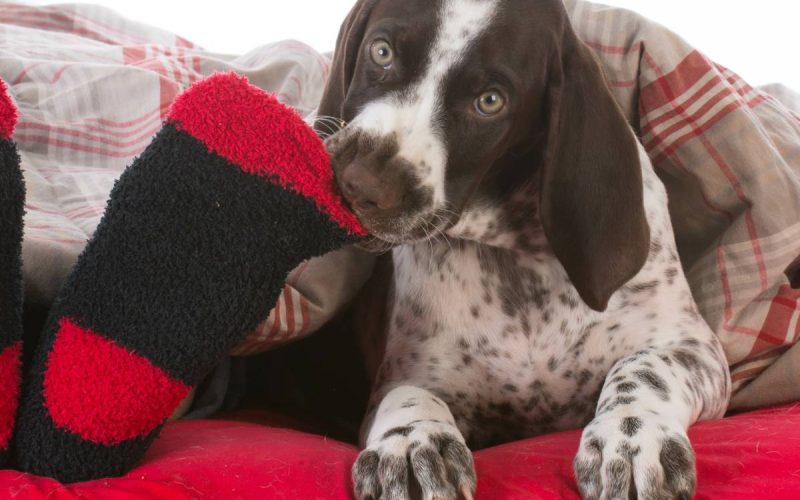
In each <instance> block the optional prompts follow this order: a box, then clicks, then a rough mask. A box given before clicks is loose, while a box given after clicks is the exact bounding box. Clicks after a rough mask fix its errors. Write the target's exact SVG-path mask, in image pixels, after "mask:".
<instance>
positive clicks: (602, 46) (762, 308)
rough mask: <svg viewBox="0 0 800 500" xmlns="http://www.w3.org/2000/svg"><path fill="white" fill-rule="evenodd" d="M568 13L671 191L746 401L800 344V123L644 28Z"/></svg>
mask: <svg viewBox="0 0 800 500" xmlns="http://www.w3.org/2000/svg"><path fill="white" fill-rule="evenodd" d="M566 4H567V7H568V9H569V11H570V14H571V16H572V19H573V23H574V24H575V26H576V28H577V30H578V34H579V35H580V36H581V37H582V38H583V39H584V40H586V41H587V43H588V44H589V45H590V46H591V47H592V48H593V49H594V50H595V51H596V53H597V55H598V56H599V58H600V60H601V61H602V63H603V64H604V66H605V70H606V72H607V75H608V77H609V79H610V80H611V83H612V88H613V91H614V93H615V94H616V96H617V98H618V100H619V102H620V104H621V105H622V106H623V108H624V111H625V112H626V113H627V115H628V117H629V119H630V120H631V122H632V123H634V124H635V125H636V126H637V128H638V132H639V135H640V138H641V140H642V142H643V144H644V145H645V148H646V149H647V151H648V154H649V155H650V157H651V159H652V160H653V163H654V165H655V167H656V170H657V171H658V173H659V176H660V177H661V178H662V180H663V181H664V183H665V185H666V186H667V191H668V193H669V197H670V211H671V213H672V215H673V223H674V225H675V233H676V239H677V242H678V247H679V250H680V254H681V260H682V262H683V265H684V267H685V268H686V269H687V273H688V278H689V282H690V285H691V286H692V291H693V293H694V295H695V298H696V299H697V301H698V305H699V307H700V310H701V312H702V313H703V316H704V317H705V318H706V320H707V321H708V322H709V324H710V325H711V326H712V328H713V329H714V330H715V331H716V332H717V333H718V334H719V336H720V338H721V339H722V341H723V344H724V346H725V349H726V353H727V356H728V359H729V362H730V364H731V369H732V373H733V381H734V390H738V389H740V388H742V387H743V386H744V385H745V384H746V383H747V382H749V381H750V380H752V379H753V378H755V377H756V376H758V375H759V374H760V373H761V372H762V371H763V370H764V369H765V368H766V367H767V366H769V365H770V364H771V363H772V362H774V361H775V360H776V359H777V358H778V357H779V356H781V354H783V353H784V352H785V351H787V350H788V349H789V348H790V347H791V346H792V345H793V344H795V343H796V342H797V340H798V336H799V335H800V330H798V317H800V290H797V289H793V288H792V287H791V283H790V279H791V278H792V277H793V276H794V275H793V270H796V269H797V261H796V259H798V256H800V117H798V114H797V113H796V112H793V111H790V110H789V109H788V108H787V107H785V106H784V105H783V104H781V103H780V102H778V101H777V100H776V99H775V98H773V97H771V96H770V95H768V94H766V93H764V92H762V91H760V90H757V89H754V88H752V87H750V86H749V85H747V83H746V82H744V81H743V80H742V79H741V78H739V77H738V76H737V75H736V74H735V73H733V72H731V71H729V70H727V69H726V68H723V67H721V66H719V65H717V64H714V63H713V62H712V61H710V60H708V59H707V58H706V57H705V56H704V55H703V54H702V53H700V52H698V51H697V50H695V49H693V48H692V47H691V46H689V45H688V44H687V43H686V42H684V41H683V40H681V39H680V38H679V37H677V36H676V35H674V34H673V33H670V32H669V31H667V30H666V29H664V28H662V27H660V26H658V25H656V24H655V23H651V22H649V21H648V20H646V19H644V18H642V17H641V16H638V15H636V14H634V13H632V12H629V11H626V10H623V9H613V8H607V7H601V6H596V5H593V4H590V3H588V2H584V1H580V0H567V1H566ZM776 64H777V62H776Z"/></svg>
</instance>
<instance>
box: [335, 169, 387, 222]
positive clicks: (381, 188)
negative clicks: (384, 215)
mask: <svg viewBox="0 0 800 500" xmlns="http://www.w3.org/2000/svg"><path fill="white" fill-rule="evenodd" d="M340 184H341V189H342V194H343V195H344V197H345V199H346V200H347V201H348V202H350V205H352V206H353V208H355V209H357V210H359V211H361V212H374V211H376V210H382V211H383V210H391V209H393V208H396V207H397V206H398V205H400V201H401V199H402V193H401V188H400V186H397V185H392V183H388V182H385V181H384V180H382V179H381V178H380V177H379V176H378V175H376V174H374V173H372V172H370V171H369V170H368V169H367V168H366V167H365V166H364V165H362V164H361V163H360V162H354V163H352V164H350V165H348V166H347V168H345V169H344V171H343V172H342V176H341V179H340Z"/></svg>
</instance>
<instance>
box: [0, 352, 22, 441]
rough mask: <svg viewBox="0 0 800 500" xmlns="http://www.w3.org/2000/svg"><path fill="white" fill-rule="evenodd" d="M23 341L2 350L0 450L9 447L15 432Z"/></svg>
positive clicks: (0, 356)
mask: <svg viewBox="0 0 800 500" xmlns="http://www.w3.org/2000/svg"><path fill="white" fill-rule="evenodd" d="M21 355H22V342H15V343H13V344H11V345H10V346H8V347H6V348H5V349H4V350H3V352H0V384H2V385H0V451H1V450H5V449H6V448H7V447H8V442H9V441H10V440H11V435H12V434H13V433H14V418H15V417H16V414H17V404H18V403H19V389H20V387H19V386H20V382H21V381H20V363H21V360H20V357H21Z"/></svg>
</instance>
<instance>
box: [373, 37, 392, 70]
mask: <svg viewBox="0 0 800 500" xmlns="http://www.w3.org/2000/svg"><path fill="white" fill-rule="evenodd" d="M369 54H370V56H371V57H372V62H374V63H375V64H377V65H378V66H380V67H382V68H383V69H389V68H390V67H391V66H392V62H393V61H394V51H393V50H392V46H391V45H389V42H387V41H386V40H383V39H378V40H375V41H374V42H372V45H370V48H369Z"/></svg>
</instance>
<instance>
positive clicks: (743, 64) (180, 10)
mask: <svg viewBox="0 0 800 500" xmlns="http://www.w3.org/2000/svg"><path fill="white" fill-rule="evenodd" d="M71 1H74V0H71ZM31 3H36V4H44V3H49V2H44V1H33V2H31ZM95 3H99V4H102V5H105V6H108V7H110V8H113V9H115V10H117V11H119V12H120V13H122V14H124V15H125V16H127V17H129V18H132V19H135V20H137V21H141V22H144V23H147V24H151V25H155V26H158V27H160V28H163V29H166V30H169V31H172V32H175V33H177V34H179V35H181V36H183V37H184V38H187V39H189V40H191V41H193V42H194V43H197V44H199V45H201V46H203V47H204V48H206V49H209V50H211V51H214V52H225V53H233V54H240V53H243V52H247V51H249V50H251V49H253V48H255V47H258V46H259V45H263V44H265V43H268V42H272V41H277V40H282V39H286V38H294V39H297V40H301V41H303V42H305V43H307V44H309V45H311V46H312V47H314V48H316V49H317V50H320V51H329V50H332V49H333V46H334V43H335V41H336V35H337V33H338V29H339V24H340V23H341V21H342V19H344V17H345V15H346V14H347V12H348V10H349V9H350V7H351V6H352V5H353V3H354V0H255V1H253V0H250V1H247V0H222V1H220V2H204V1H191V2H186V1H174V0H173V1H170V0H161V1H152V0H97V1H96V2H95ZM601 3H605V4H608V5H615V6H621V7H625V8H629V9H633V10H636V11H638V12H640V13H642V14H644V15H645V16H647V17H649V18H651V19H653V20H655V21H658V22H660V23H661V24H663V25H665V26H667V27H669V28H670V29H672V30H673V31H675V32H677V33H678V34H680V35H681V36H683V37H684V38H685V39H686V40H688V41H689V42H690V43H692V44H693V45H694V46H696V47H697V48H699V49H700V50H701V51H703V52H705V53H706V54H707V55H708V56H709V57H711V58H712V59H714V60H715V61H717V62H718V63H720V64H722V65H724V66H726V67H728V68H730V69H732V70H734V71H736V72H737V73H739V74H740V75H741V76H743V77H744V78H745V79H746V80H748V81H749V82H750V83H751V84H753V85H762V84H766V83H773V82H780V83H784V84H786V85H788V86H790V87H792V88H794V89H795V90H798V91H800V2H799V1H798V0H605V1H602V2H601Z"/></svg>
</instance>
